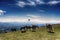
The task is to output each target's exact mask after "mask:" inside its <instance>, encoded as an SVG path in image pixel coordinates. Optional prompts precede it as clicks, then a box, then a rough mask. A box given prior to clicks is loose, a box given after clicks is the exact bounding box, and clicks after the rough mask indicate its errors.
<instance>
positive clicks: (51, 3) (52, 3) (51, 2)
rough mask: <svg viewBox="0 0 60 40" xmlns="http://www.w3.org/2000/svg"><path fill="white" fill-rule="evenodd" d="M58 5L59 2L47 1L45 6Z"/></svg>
mask: <svg viewBox="0 0 60 40" xmlns="http://www.w3.org/2000/svg"><path fill="white" fill-rule="evenodd" d="M58 3H60V1H49V2H48V3H47V4H50V5H55V4H58Z"/></svg>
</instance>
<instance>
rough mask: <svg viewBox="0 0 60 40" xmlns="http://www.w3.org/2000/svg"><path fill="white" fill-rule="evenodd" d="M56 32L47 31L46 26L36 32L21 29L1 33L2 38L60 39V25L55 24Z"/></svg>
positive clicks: (17, 39) (28, 39)
mask: <svg viewBox="0 0 60 40" xmlns="http://www.w3.org/2000/svg"><path fill="white" fill-rule="evenodd" d="M54 31H55V33H54V34H52V33H47V31H46V28H43V27H42V28H39V29H37V31H36V32H32V31H31V30H29V31H27V32H26V33H21V32H20V31H16V32H9V33H3V34H0V40H60V26H58V25H57V26H56V25H55V26H54Z"/></svg>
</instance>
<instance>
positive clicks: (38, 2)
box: [35, 0, 45, 4]
mask: <svg viewBox="0 0 60 40" xmlns="http://www.w3.org/2000/svg"><path fill="white" fill-rule="evenodd" d="M35 2H36V3H37V4H45V2H44V1H42V0H35Z"/></svg>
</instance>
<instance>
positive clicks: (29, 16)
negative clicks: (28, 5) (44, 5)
mask: <svg viewBox="0 0 60 40" xmlns="http://www.w3.org/2000/svg"><path fill="white" fill-rule="evenodd" d="M27 17H28V18H30V19H36V18H40V16H38V15H32V14H27Z"/></svg>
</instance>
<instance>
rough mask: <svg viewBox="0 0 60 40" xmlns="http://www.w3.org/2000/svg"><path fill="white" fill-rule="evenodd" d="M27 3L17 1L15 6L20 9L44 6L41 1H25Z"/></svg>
mask: <svg viewBox="0 0 60 40" xmlns="http://www.w3.org/2000/svg"><path fill="white" fill-rule="evenodd" d="M27 1H28V2H24V1H18V2H17V3H16V5H18V6H20V7H25V6H36V5H37V4H45V3H44V2H43V1H42V0H27Z"/></svg>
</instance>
